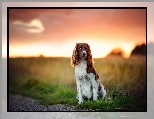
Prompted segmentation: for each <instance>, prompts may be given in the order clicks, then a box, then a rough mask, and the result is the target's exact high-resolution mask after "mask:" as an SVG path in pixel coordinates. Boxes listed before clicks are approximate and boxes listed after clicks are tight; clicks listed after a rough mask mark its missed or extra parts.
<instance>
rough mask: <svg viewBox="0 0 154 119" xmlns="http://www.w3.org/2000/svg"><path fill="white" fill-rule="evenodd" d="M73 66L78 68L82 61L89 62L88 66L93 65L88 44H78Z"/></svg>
mask: <svg viewBox="0 0 154 119" xmlns="http://www.w3.org/2000/svg"><path fill="white" fill-rule="evenodd" d="M71 60H72V61H71V64H72V66H76V65H77V64H78V63H79V62H80V60H87V64H88V65H90V64H92V54H91V50H90V46H89V45H88V44H87V43H76V46H75V48H74V50H73V55H72V59H71Z"/></svg>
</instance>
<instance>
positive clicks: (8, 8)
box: [7, 7, 148, 112]
mask: <svg viewBox="0 0 154 119" xmlns="http://www.w3.org/2000/svg"><path fill="white" fill-rule="evenodd" d="M10 9H145V10H146V89H147V7H7V112H102V111H10V110H9V10H10ZM147 92H148V91H147V90H146V94H147ZM146 97H147V95H146ZM146 104H147V100H146ZM147 106H148V105H147ZM147 106H146V111H104V112H147Z"/></svg>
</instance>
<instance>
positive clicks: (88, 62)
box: [87, 44, 93, 66]
mask: <svg viewBox="0 0 154 119" xmlns="http://www.w3.org/2000/svg"><path fill="white" fill-rule="evenodd" d="M87 47H88V51H87V53H88V57H87V65H88V66H93V59H92V54H91V50H90V46H89V45H88V44H87Z"/></svg>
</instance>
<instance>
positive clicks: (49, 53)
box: [9, 40, 136, 58]
mask: <svg viewBox="0 0 154 119" xmlns="http://www.w3.org/2000/svg"><path fill="white" fill-rule="evenodd" d="M82 41H83V40H81V41H79V42H82ZM84 41H86V40H84ZM75 43H77V42H74V41H73V42H71V41H70V42H67V43H63V44H59V45H57V46H56V45H53V44H49V43H38V44H27V45H19V44H18V45H11V46H10V47H9V57H38V56H40V55H43V56H45V57H71V56H72V53H73V49H74V47H75ZM86 43H88V44H89V45H90V49H91V52H92V57H93V58H103V57H105V56H107V55H108V54H109V53H110V52H111V51H112V50H114V49H117V48H120V49H121V50H122V51H123V52H124V54H123V57H125V58H128V57H129V56H130V53H131V51H132V50H133V48H134V47H135V45H136V44H134V43H131V42H130V43H121V42H119V43H118V42H117V43H115V42H113V43H112V42H104V41H97V42H95V41H90V40H89V41H87V42H86Z"/></svg>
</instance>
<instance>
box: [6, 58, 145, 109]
mask: <svg viewBox="0 0 154 119" xmlns="http://www.w3.org/2000/svg"><path fill="white" fill-rule="evenodd" d="M94 62H95V64H94V65H95V67H96V69H97V71H98V73H99V75H100V77H101V82H102V84H103V85H104V86H105V89H106V90H107V96H106V98H105V100H103V101H102V100H98V101H87V102H84V103H83V104H81V105H78V103H77V102H78V100H77V99H76V92H77V91H76V82H75V77H74V68H73V67H71V65H70V58H43V57H42V58H41V57H40V58H10V59H9V75H8V80H9V84H8V86H9V93H13V94H21V95H24V96H28V97H32V98H34V99H39V100H40V101H41V103H42V104H43V105H52V104H69V105H75V106H77V107H78V108H81V109H88V110H90V111H146V110H147V92H146V90H147V87H146V85H147V84H146V80H147V79H146V57H132V58H129V59H124V58H120V57H108V58H102V59H94Z"/></svg>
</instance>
